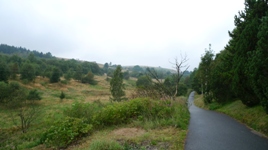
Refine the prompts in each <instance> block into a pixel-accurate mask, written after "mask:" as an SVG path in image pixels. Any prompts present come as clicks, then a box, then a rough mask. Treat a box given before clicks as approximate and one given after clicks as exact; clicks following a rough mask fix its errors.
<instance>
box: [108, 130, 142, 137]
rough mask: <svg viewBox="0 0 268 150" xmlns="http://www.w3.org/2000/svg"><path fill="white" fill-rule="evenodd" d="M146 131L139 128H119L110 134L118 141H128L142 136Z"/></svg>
mask: <svg viewBox="0 0 268 150" xmlns="http://www.w3.org/2000/svg"><path fill="white" fill-rule="evenodd" d="M145 132H146V131H145V130H143V129H140V128H121V129H117V130H114V131H112V132H111V135H112V136H116V138H118V139H129V138H135V137H138V136H142V135H143V134H144V133H145Z"/></svg>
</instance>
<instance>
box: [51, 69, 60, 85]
mask: <svg viewBox="0 0 268 150" xmlns="http://www.w3.org/2000/svg"><path fill="white" fill-rule="evenodd" d="M60 76H61V71H60V69H59V68H53V71H52V75H51V77H50V82H51V83H56V82H59V81H60Z"/></svg>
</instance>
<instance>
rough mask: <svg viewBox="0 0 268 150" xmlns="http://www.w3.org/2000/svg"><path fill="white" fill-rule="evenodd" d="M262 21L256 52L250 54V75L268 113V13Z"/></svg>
mask: <svg viewBox="0 0 268 150" xmlns="http://www.w3.org/2000/svg"><path fill="white" fill-rule="evenodd" d="M261 21H262V23H261V25H260V27H259V32H258V35H257V37H258V42H257V47H256V51H254V52H251V53H250V56H251V57H250V58H251V59H250V66H249V74H250V79H251V85H252V88H253V90H254V93H255V94H256V95H257V96H258V98H259V99H260V100H261V104H262V105H263V107H264V109H265V111H266V113H268V78H267V77H268V66H267V64H268V51H267V50H268V41H267V39H268V12H267V14H266V16H264V17H263V18H262V20H261Z"/></svg>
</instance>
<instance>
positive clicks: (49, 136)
mask: <svg viewBox="0 0 268 150" xmlns="http://www.w3.org/2000/svg"><path fill="white" fill-rule="evenodd" d="M90 131H92V125H89V124H86V123H85V122H84V120H83V119H79V118H71V117H66V118H64V119H63V120H61V121H58V122H56V123H55V124H54V125H53V126H51V127H50V128H49V129H48V130H47V131H46V132H45V133H44V134H43V135H42V137H41V139H40V142H41V143H44V144H45V145H47V146H48V147H50V146H52V147H56V148H65V147H67V146H68V145H69V144H71V143H72V142H75V141H76V140H78V139H79V138H81V137H82V136H84V135H87V134H88V133H89V132H90Z"/></svg>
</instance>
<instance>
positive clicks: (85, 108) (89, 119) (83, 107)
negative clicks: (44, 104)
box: [63, 101, 104, 124]
mask: <svg viewBox="0 0 268 150" xmlns="http://www.w3.org/2000/svg"><path fill="white" fill-rule="evenodd" d="M103 106H104V105H103V104H102V103H101V102H100V101H95V102H93V103H81V102H74V103H73V104H72V105H71V107H68V108H66V109H65V110H64V111H63V114H64V115H66V116H68V117H73V118H81V119H82V118H83V119H84V120H85V122H86V123H88V124H92V123H93V116H94V114H95V113H96V112H98V111H99V110H100V109H101V108H102V107H103Z"/></svg>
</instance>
